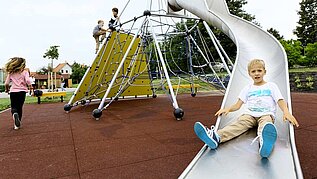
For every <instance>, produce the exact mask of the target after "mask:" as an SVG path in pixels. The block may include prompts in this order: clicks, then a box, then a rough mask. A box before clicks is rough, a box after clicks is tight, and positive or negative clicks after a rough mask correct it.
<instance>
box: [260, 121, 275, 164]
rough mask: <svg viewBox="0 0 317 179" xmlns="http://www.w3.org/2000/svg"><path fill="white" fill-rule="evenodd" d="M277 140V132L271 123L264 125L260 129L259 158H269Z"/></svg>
mask: <svg viewBox="0 0 317 179" xmlns="http://www.w3.org/2000/svg"><path fill="white" fill-rule="evenodd" d="M276 138H277V130H276V127H275V125H274V124H272V123H271V122H268V123H266V124H265V125H264V126H263V129H262V135H261V137H260V149H259V153H260V155H261V157H263V158H267V157H269V156H270V154H271V152H272V150H273V147H274V144H275V142H276Z"/></svg>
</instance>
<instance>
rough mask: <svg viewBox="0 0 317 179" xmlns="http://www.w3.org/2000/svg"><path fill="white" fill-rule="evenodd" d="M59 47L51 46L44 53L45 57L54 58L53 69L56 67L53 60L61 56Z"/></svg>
mask: <svg viewBox="0 0 317 179" xmlns="http://www.w3.org/2000/svg"><path fill="white" fill-rule="evenodd" d="M58 47H59V46H56V45H55V46H50V48H49V49H48V50H46V52H45V53H44V55H43V58H46V57H47V58H48V59H52V64H51V67H52V69H54V66H53V60H54V59H56V60H57V59H58V57H59V53H58Z"/></svg>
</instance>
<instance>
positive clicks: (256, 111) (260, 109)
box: [239, 82, 284, 117]
mask: <svg viewBox="0 0 317 179" xmlns="http://www.w3.org/2000/svg"><path fill="white" fill-rule="evenodd" d="M239 98H240V99H241V100H242V101H243V103H244V104H245V105H246V111H245V113H244V114H249V115H251V116H253V117H261V116H263V115H272V116H273V117H275V113H276V106H277V102H278V100H280V99H284V98H283V96H282V94H281V92H280V90H279V88H278V87H277V85H276V84H275V83H272V82H267V83H265V84H264V85H261V86H256V85H253V84H251V85H248V86H246V87H244V88H243V90H242V91H241V92H240V94H239Z"/></svg>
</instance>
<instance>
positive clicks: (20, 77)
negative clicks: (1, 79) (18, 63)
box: [5, 71, 31, 92]
mask: <svg viewBox="0 0 317 179" xmlns="http://www.w3.org/2000/svg"><path fill="white" fill-rule="evenodd" d="M10 82H11V88H10V92H20V91H25V92H27V91H28V88H27V84H28V85H31V80H30V77H29V73H28V72H27V71H23V72H21V73H12V74H8V76H7V79H6V81H5V84H6V85H8V84H10Z"/></svg>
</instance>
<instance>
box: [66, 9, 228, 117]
mask: <svg viewBox="0 0 317 179" xmlns="http://www.w3.org/2000/svg"><path fill="white" fill-rule="evenodd" d="M162 7H163V5H162ZM189 21H190V22H189ZM137 22H141V25H136V24H137ZM188 22H189V23H188ZM202 27H203V25H202V21H201V20H200V19H198V18H195V17H193V18H186V19H184V17H179V16H175V15H166V11H165V10H164V9H163V8H162V9H159V10H158V11H145V12H144V14H143V15H141V16H138V17H134V18H133V19H131V20H129V21H126V22H124V23H122V24H119V25H117V26H115V28H116V29H117V30H116V31H114V32H112V33H110V34H109V36H108V37H107V38H106V39H105V41H104V42H103V45H102V47H101V49H100V50H99V52H98V55H97V57H96V58H95V60H94V62H93V64H92V65H91V66H90V67H89V68H88V69H87V71H86V73H85V75H84V77H83V79H82V81H81V83H80V84H79V86H78V88H77V90H76V91H75V93H74V94H73V96H72V98H71V100H70V101H69V103H68V104H67V105H65V107H64V109H65V111H69V110H70V109H71V107H73V106H77V105H78V104H82V105H87V104H89V103H90V102H92V101H99V102H100V104H99V107H98V109H95V110H94V112H93V114H94V117H95V118H96V119H99V117H100V116H101V113H102V110H104V109H106V108H107V107H109V105H110V104H111V103H112V102H113V101H114V100H117V99H118V98H119V97H122V98H124V97H125V96H135V97H136V96H138V95H146V96H149V95H152V96H153V97H156V94H157V93H158V92H159V91H163V92H165V93H166V94H168V96H169V97H170V100H171V101H172V105H173V107H174V109H175V111H174V115H175V117H176V118H178V119H180V118H181V117H182V115H183V111H182V109H181V108H179V106H178V104H177V100H176V95H177V93H178V90H179V88H180V87H181V85H182V84H189V86H190V89H191V94H192V96H195V95H196V91H195V90H194V84H195V83H198V82H199V81H203V82H205V83H206V84H209V85H206V86H205V85H204V86H201V88H202V89H206V90H211V89H212V88H211V87H210V86H213V87H214V88H217V89H220V90H222V91H223V90H225V88H226V84H225V83H224V80H223V79H226V78H227V77H228V76H229V74H230V71H227V73H226V72H225V69H226V68H223V67H221V68H220V69H218V71H217V69H215V68H214V67H215V64H216V63H217V58H218V59H219V57H217V55H215V54H214V53H213V52H212V51H211V49H210V45H208V43H207V42H206V38H205V37H204V35H203V33H202V30H201V29H202ZM209 30H210V29H209ZM209 38H210V37H209ZM215 45H217V44H215ZM218 45H219V44H218ZM229 61H230V59H229ZM218 63H219V62H218ZM230 63H231V61H230ZM231 64H232V63H231ZM225 65H227V64H225ZM227 69H228V68H227ZM219 71H221V76H220V75H219V74H218V73H217V72H219ZM174 89H175V90H176V92H175V91H174Z"/></svg>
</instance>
